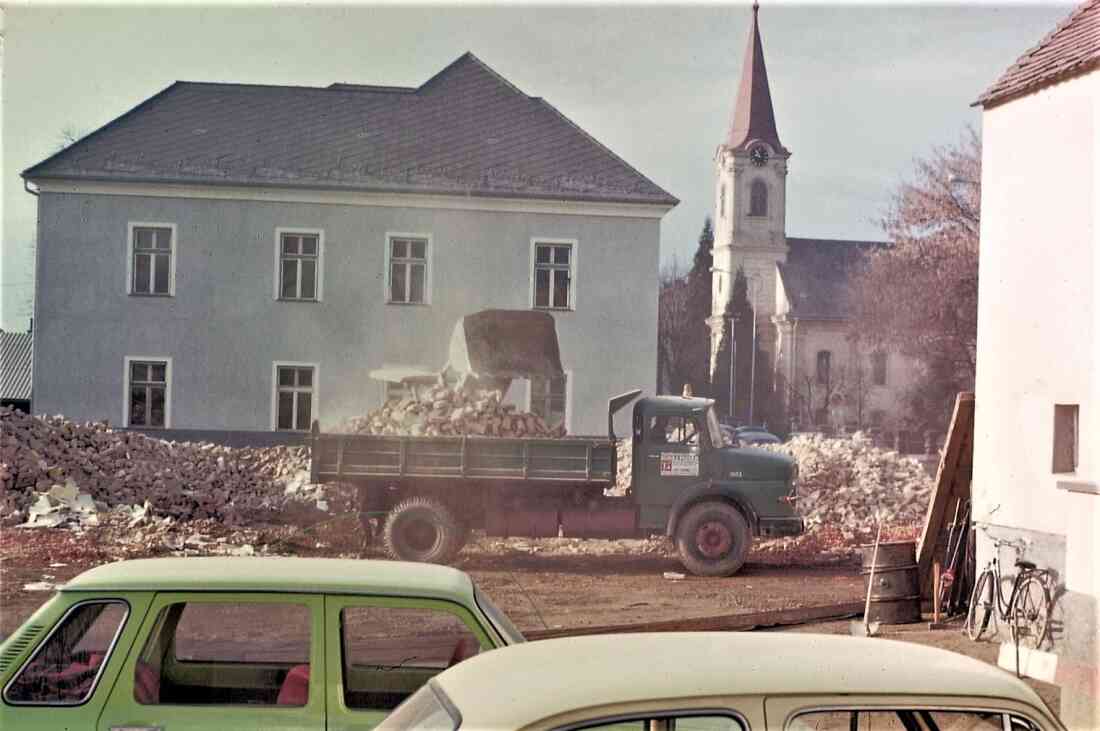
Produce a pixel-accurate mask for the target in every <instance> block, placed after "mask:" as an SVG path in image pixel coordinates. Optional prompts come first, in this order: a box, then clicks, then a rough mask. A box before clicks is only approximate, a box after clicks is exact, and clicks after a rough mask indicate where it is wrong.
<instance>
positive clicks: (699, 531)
mask: <svg viewBox="0 0 1100 731" xmlns="http://www.w3.org/2000/svg"><path fill="white" fill-rule="evenodd" d="M751 547H752V532H751V531H750V530H749V522H748V521H747V520H745V516H744V515H742V514H741V511H740V510H738V509H737V508H735V507H734V506H732V505H730V504H729V503H725V502H721V501H718V500H708V501H706V502H701V503H697V504H696V505H692V506H691V507H690V508H688V509H687V512H685V513H684V514H683V516H682V517H681V518H680V520H679V522H678V523H677V526H676V550H677V552H679V554H680V562H681V563H683V564H684V568H686V569H687V570H688V571H690V572H691V573H693V574H695V575H696V576H731V575H733V574H735V573H737V570H738V569H740V568H741V566H742V565H744V563H745V559H746V558H748V555H749V548H751Z"/></svg>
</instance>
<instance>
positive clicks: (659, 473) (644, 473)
mask: <svg viewBox="0 0 1100 731" xmlns="http://www.w3.org/2000/svg"><path fill="white" fill-rule="evenodd" d="M642 422H643V423H642V431H643V433H642V445H641V448H640V449H639V450H638V451H639V456H640V457H641V458H642V464H641V465H640V467H639V468H637V469H636V470H635V474H637V476H638V481H639V483H640V484H639V485H637V486H636V487H635V494H636V495H637V501H638V505H639V509H640V521H639V522H640V525H641V527H642V528H664V527H665V523H666V521H667V519H668V511H669V508H671V507H672V504H673V503H674V502H676V498H677V497H678V496H679V495H680V493H681V492H682V491H683V490H685V489H686V488H688V487H690V486H691V485H694V484H695V483H697V482H698V481H699V474H700V472H699V463H700V459H699V458H700V449H701V448H702V447H701V444H700V441H701V440H700V434H701V432H700V422H699V416H698V415H695V414H684V413H679V414H662V413H659V412H657V413H648V414H645V415H644V416H643V420H642Z"/></svg>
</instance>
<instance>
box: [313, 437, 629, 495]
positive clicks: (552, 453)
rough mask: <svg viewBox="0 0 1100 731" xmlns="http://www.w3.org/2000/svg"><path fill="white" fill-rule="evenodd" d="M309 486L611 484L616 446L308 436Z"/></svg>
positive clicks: (602, 441)
mask: <svg viewBox="0 0 1100 731" xmlns="http://www.w3.org/2000/svg"><path fill="white" fill-rule="evenodd" d="M309 442H310V455H311V459H310V473H311V478H312V480H313V481H314V482H338V481H343V480H356V479H366V478H374V477H394V478H447V479H470V480H508V481H513V482H515V481H536V482H563V483H579V482H600V483H612V482H614V480H615V472H616V464H615V443H614V442H612V441H611V440H610V439H607V438H600V437H568V438H564V439H506V438H498V437H478V436H470V437H409V436H377V435H371V434H317V433H315V434H313V435H311V437H310V440H309Z"/></svg>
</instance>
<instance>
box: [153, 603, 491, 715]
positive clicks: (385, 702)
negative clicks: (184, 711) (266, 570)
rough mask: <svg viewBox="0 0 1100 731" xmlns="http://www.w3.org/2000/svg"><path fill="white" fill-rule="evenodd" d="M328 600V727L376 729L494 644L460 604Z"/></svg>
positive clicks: (326, 639) (326, 649)
mask: <svg viewBox="0 0 1100 731" xmlns="http://www.w3.org/2000/svg"><path fill="white" fill-rule="evenodd" d="M325 602H326V606H325V635H326V637H325V655H326V659H327V664H328V667H327V673H328V677H330V678H331V679H332V681H331V682H330V683H329V688H328V691H327V692H328V697H327V708H328V729H329V731H352V729H354V730H355V731H364V730H365V729H370V728H373V727H374V726H376V725H378V724H379V723H381V721H382V719H383V718H385V717H386V716H387V715H389V713H390V711H392V710H393V709H394V708H396V707H397V705H398V704H399V703H400V702H401V701H403V700H404V699H405V698H407V697H408V696H409V695H411V694H412V693H413V692H414V691H416V690H417V689H419V688H420V687H421V686H422V685H424V683H426V682H427V681H428V679H429V678H431V677H433V676H434V675H436V674H437V673H439V672H441V671H443V670H445V669H446V668H448V667H450V666H451V665H454V664H456V663H458V662H461V661H462V660H464V659H466V658H468V657H472V656H473V655H476V654H477V653H479V652H483V651H486V650H490V649H492V648H493V647H494V641H493V639H492V638H491V637H490V635H489V633H488V631H487V629H486V628H484V627H482V626H481V625H480V624H479V623H478V621H477V619H476V617H475V616H474V614H473V613H472V612H470V611H469V609H467V608H466V607H464V606H462V605H461V604H457V603H455V602H449V601H443V600H436V599H420V598H403V597H368V596H329V597H326V600H325ZM166 731H167V730H166Z"/></svg>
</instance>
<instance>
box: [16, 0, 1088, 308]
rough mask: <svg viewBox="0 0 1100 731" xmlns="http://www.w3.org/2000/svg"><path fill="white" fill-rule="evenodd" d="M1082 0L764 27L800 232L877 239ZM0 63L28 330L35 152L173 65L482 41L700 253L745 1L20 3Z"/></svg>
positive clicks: (332, 63)
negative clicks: (662, 192) (926, 171)
mask: <svg viewBox="0 0 1100 731" xmlns="http://www.w3.org/2000/svg"><path fill="white" fill-rule="evenodd" d="M1072 7H1073V6H1072V5H1070V4H1064V3H1056V2H1045V3H1043V4H1039V5H1020V4H990V3H986V4H977V5H972V4H968V5H962V4H946V5H943V4H941V5H930V4H920V3H913V2H910V3H908V4H904V5H867V4H855V5H832V4H826V3H813V4H808V5H806V4H802V5H794V4H790V3H781V2H778V0H777V1H776V2H769V0H764V2H763V3H762V4H761V9H760V28H761V34H762V37H763V43H764V53H765V57H766V62H767V68H768V76H769V79H770V82H771V90H772V99H773V103H774V106H775V116H776V123H777V126H778V129H779V135H780V139H781V141H782V142H783V144H784V145H785V146H786V147H787V148H788V149H789V150H791V152H792V157H791V159H790V161H789V174H788V180H787V235H789V236H805V237H822V238H847V239H881V238H882V237H883V234H882V231H881V229H880V228H879V226H878V224H877V221H878V220H879V219H880V218H881V216H882V215H883V213H884V212H885V211H886V210H887V207H888V206H889V204H890V200H891V194H892V192H893V191H894V190H895V189H896V187H897V186H898V185H899V183H901V182H902V181H903V180H904V179H905V178H906V176H907V175H908V174H909V173H910V171H911V170H912V166H913V161H914V160H915V159H917V158H919V157H922V156H924V155H926V154H928V152H929V151H930V150H931V149H932V148H933V147H934V146H937V145H945V144H954V143H956V142H958V141H959V140H960V139H961V137H962V135H963V134H964V131H965V129H966V127H967V126H968V125H971V126H973V127H975V128H976V129H979V130H980V125H981V114H980V111H979V110H977V109H974V108H972V107H971V106H970V104H971V103H972V102H973V101H974V99H976V98H977V96H978V95H979V94H980V93H981V92H982V90H983V89H984V88H985V87H987V86H989V85H990V84H991V83H992V82H993V81H994V80H995V79H996V78H997V76H998V75H999V74H1000V73H1001V72H1003V71H1004V70H1005V69H1006V68H1007V67H1008V66H1009V65H1010V64H1011V63H1012V62H1013V61H1014V60H1015V59H1016V58H1017V57H1019V56H1020V55H1021V54H1022V53H1023V52H1025V51H1026V50H1027V49H1029V48H1031V47H1032V46H1034V45H1035V44H1036V43H1037V42H1038V41H1039V40H1040V39H1041V38H1042V37H1043V36H1044V35H1045V34H1046V33H1047V32H1049V31H1050V30H1051V29H1052V28H1053V27H1054V26H1055V25H1056V24H1057V23H1058V21H1060V20H1061V19H1063V18H1064V17H1065V16H1066V15H1068V14H1069V12H1070V11H1071V10H1072ZM0 12H4V15H3V59H2V61H3V76H2V80H0V104H2V117H0V132H2V135H0V145H2V147H0V158H2V166H0V170H2V176H0V186H2V194H0V203H2V210H0V219H2V226H0V234H2V237H3V238H2V247H0V327H2V328H4V329H8V330H22V329H26V327H27V322H28V318H29V316H30V315H31V306H30V303H31V300H32V295H33V242H34V233H35V216H36V206H35V199H34V198H33V197H32V196H31V195H29V194H27V193H25V192H24V190H23V181H22V179H21V178H20V177H19V174H20V172H21V171H22V170H24V169H26V168H28V167H30V166H31V165H33V164H35V163H37V162H39V161H40V160H42V159H44V158H46V157H47V156H49V155H50V154H52V153H53V152H55V151H56V150H57V149H58V148H59V147H60V145H61V144H62V141H63V139H64V137H63V135H64V134H65V133H66V132H70V133H72V132H75V133H78V134H86V133H88V132H91V131H92V130H94V129H96V128H98V127H100V126H101V125H103V124H106V123H107V122H109V121H111V120H112V119H114V118H115V117H117V116H119V115H121V114H122V113H124V112H125V111H127V110H128V109H130V108H132V107H133V106H135V105H137V104H138V103H140V102H141V101H142V100H144V99H146V98H148V97H149V96H152V95H153V94H155V93H156V92H158V91H160V90H161V89H163V88H164V87H166V86H168V85H170V84H171V83H172V82H173V81H175V80H187V81H220V82H243V83H261V84H292V85H307V86H327V85H328V84H330V83H332V82H334V81H345V82H355V83H366V84H383V85H399V86H417V85H419V84H421V83H422V82H424V81H425V80H427V79H428V78H429V77H431V76H432V75H433V74H434V73H436V72H437V71H439V70H440V69H442V68H443V67H444V66H446V65H447V64H448V63H450V62H451V61H453V60H454V59H455V58H457V57H458V56H460V55H461V54H462V53H464V52H465V51H472V52H473V53H474V54H475V55H477V56H478V57H479V58H480V59H481V60H482V61H484V62H485V63H487V64H488V65H489V66H491V67H492V68H493V69H495V70H496V71H497V72H498V73H500V74H501V75H503V76H504V77H505V78H507V79H508V80H510V81H511V82H512V83H513V84H515V85H516V86H517V87H519V88H520V89H521V90H522V91H524V92H525V93H527V94H530V95H532V96H541V97H544V98H545V99H546V100H547V101H549V102H550V103H551V104H553V105H554V106H556V107H557V108H558V109H559V110H560V111H561V112H562V113H563V114H565V115H566V116H567V117H569V118H570V119H572V120H573V121H574V122H575V123H577V124H578V125H579V126H580V127H582V128H583V129H585V130H586V131H587V132H588V133H589V134H591V135H593V136H594V137H595V138H596V139H598V140H600V141H601V142H603V143H604V144H605V145H607V146H608V147H609V148H611V149H612V150H613V151H615V152H616V153H617V154H619V155H620V156H621V157H623V158H624V159H625V160H626V161H627V162H629V163H630V164H631V165H633V166H634V167H636V168H637V169H639V170H640V171H641V172H643V173H644V174H645V175H646V176H648V177H649V178H651V179H652V180H654V181H655V182H656V183H658V184H659V185H661V186H662V187H664V188H665V189H666V190H668V191H669V192H671V193H672V194H673V195H675V196H677V197H678V198H679V199H680V200H681V203H680V205H679V206H677V207H676V208H675V209H673V210H672V211H671V212H670V213H669V214H668V215H666V216H665V218H664V219H663V221H662V223H661V252H662V260H663V262H664V263H665V264H666V265H668V264H671V263H672V262H673V261H676V262H678V263H679V264H680V265H681V266H687V265H689V264H690V260H691V256H692V254H693V252H694V250H695V247H696V242H697V240H698V236H699V232H700V229H701V228H702V225H703V220H704V218H705V217H706V216H708V215H712V213H713V211H712V210H711V207H712V205H713V199H714V195H713V185H714V183H713V156H714V152H715V149H716V147H717V146H718V144H719V143H720V142H721V141H722V139H723V136H724V133H725V131H726V129H727V127H728V120H729V117H730V114H731V111H732V105H733V101H734V98H735V95H736V91H737V84H738V80H739V78H740V73H741V61H742V57H743V54H744V48H745V43H746V41H747V33H748V29H749V21H750V18H751V10H750V4H749V3H748V2H740V3H723V4H708V5H679V6H670V5H659V4H647V5H634V6H627V5H621V4H578V3H574V4H570V5H562V6H548V5H538V6H536V5H517V4H511V5H502V4H494V5H482V6H473V5H457V4H450V5H436V6H427V5H419V6H413V5H404V4H393V3H391V4H387V5H384V6H373V7H372V6H367V5H353V4H341V5H329V6H324V5H317V4H310V5H308V6H307V5H304V4H299V5H293V4H286V3H283V4H281V5H279V6H277V7H273V6H263V7H261V6H247V7H246V6H239V5H238V6H227V5H205V6H204V5H197V4H196V5H191V6H187V7H182V6H163V5H161V6H158V5H137V4H131V5H124V6H103V5H98V6H92V5H85V6H61V5H53V4H51V5H43V4H19V3H16V4H8V6H7V9H6V12H5V11H0Z"/></svg>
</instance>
